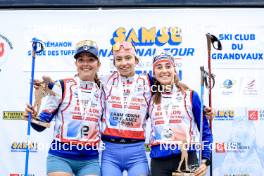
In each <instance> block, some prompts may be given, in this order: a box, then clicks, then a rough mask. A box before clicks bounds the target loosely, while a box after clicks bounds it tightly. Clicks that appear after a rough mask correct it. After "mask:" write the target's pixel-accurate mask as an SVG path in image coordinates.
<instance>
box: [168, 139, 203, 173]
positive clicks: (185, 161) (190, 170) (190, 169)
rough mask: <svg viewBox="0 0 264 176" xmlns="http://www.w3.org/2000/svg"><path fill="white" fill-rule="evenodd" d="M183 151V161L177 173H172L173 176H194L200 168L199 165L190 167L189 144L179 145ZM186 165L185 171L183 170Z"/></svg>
mask: <svg viewBox="0 0 264 176" xmlns="http://www.w3.org/2000/svg"><path fill="white" fill-rule="evenodd" d="M178 145H179V147H180V150H181V160H180V163H179V165H178V168H177V170H176V171H174V172H172V176H194V171H195V170H196V169H197V168H198V166H197V165H188V143H187V142H186V140H185V141H182V142H181V143H179V144H178ZM182 164H184V170H181V168H182Z"/></svg>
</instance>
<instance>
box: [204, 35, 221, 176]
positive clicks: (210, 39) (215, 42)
mask: <svg viewBox="0 0 264 176" xmlns="http://www.w3.org/2000/svg"><path fill="white" fill-rule="evenodd" d="M206 39H207V52H208V77H209V82H208V83H209V85H208V89H209V93H208V95H209V96H208V98H209V107H210V108H212V107H213V105H212V88H213V87H214V83H215V80H214V75H213V74H212V69H211V48H212V47H211V45H213V47H214V49H216V50H222V44H221V42H220V41H219V40H218V39H217V37H215V36H214V35H212V34H209V33H207V34H206ZM212 80H213V83H212ZM209 123H210V128H211V131H212V116H211V117H210V120H209ZM211 161H213V158H212V151H211ZM210 175H211V176H212V175H213V162H211V165H210Z"/></svg>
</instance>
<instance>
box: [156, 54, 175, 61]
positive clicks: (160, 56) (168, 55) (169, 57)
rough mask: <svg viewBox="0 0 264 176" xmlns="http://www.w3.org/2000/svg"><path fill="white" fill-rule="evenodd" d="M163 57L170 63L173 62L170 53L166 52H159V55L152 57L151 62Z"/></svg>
mask: <svg viewBox="0 0 264 176" xmlns="http://www.w3.org/2000/svg"><path fill="white" fill-rule="evenodd" d="M163 59H168V60H170V61H171V62H172V63H174V58H173V57H172V56H171V55H170V54H167V53H160V54H159V55H157V56H155V57H154V59H153V63H155V62H157V61H159V60H163Z"/></svg>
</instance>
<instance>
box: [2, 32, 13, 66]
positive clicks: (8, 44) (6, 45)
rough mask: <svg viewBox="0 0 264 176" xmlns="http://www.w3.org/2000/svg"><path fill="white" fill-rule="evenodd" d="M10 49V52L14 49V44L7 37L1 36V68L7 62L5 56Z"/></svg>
mask: <svg viewBox="0 0 264 176" xmlns="http://www.w3.org/2000/svg"><path fill="white" fill-rule="evenodd" d="M8 48H9V49H10V50H12V49H13V44H12V42H10V40H9V39H8V38H7V37H6V36H4V35H2V34H0V66H2V65H3V64H4V63H5V62H6V61H7V60H6V59H5V56H6V53H7V51H8ZM0 71H1V68H0Z"/></svg>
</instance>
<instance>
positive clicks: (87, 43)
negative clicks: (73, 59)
mask: <svg viewBox="0 0 264 176" xmlns="http://www.w3.org/2000/svg"><path fill="white" fill-rule="evenodd" d="M84 46H87V47H90V48H96V49H98V46H97V44H96V42H95V41H92V40H83V41H80V42H78V43H77V44H76V49H77V50H78V49H79V48H81V47H84Z"/></svg>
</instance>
